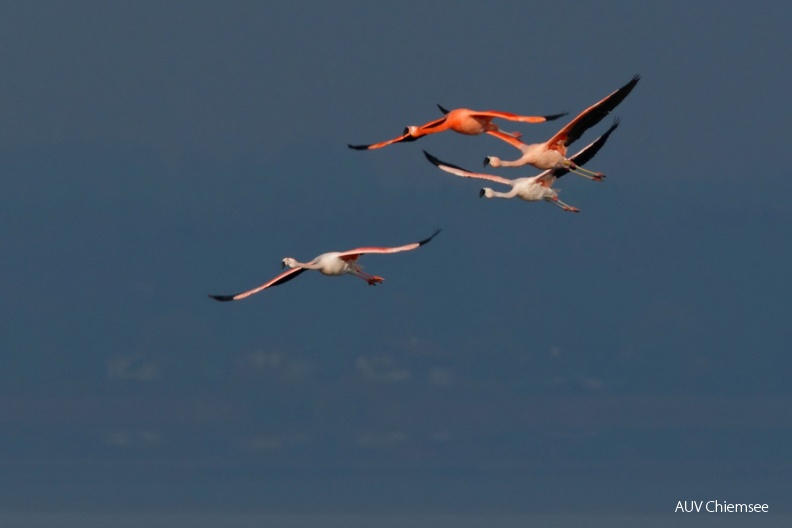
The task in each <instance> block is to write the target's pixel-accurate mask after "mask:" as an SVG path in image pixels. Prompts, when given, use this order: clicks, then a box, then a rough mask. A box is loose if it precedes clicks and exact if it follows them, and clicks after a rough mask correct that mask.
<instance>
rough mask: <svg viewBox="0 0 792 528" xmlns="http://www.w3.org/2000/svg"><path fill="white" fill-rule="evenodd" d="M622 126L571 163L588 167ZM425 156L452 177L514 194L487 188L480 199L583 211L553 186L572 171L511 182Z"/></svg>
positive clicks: (601, 138) (607, 133)
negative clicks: (497, 185)
mask: <svg viewBox="0 0 792 528" xmlns="http://www.w3.org/2000/svg"><path fill="white" fill-rule="evenodd" d="M618 126H619V121H618V120H616V121H615V122H614V123H613V125H611V127H610V128H609V129H608V130H607V131H606V132H605V133H604V134H602V135H601V136H600V137H598V138H597V139H595V140H594V141H593V142H591V143H590V144H589V145H587V146H586V147H584V148H583V149H582V150H581V151H580V152H578V153H577V154H575V155H574V156H572V158H570V161H572V162H573V163H575V164H579V165H582V164H584V163H587V162H588V161H589V160H590V159H591V158H593V157H594V156H595V155H596V154H597V152H598V151H599V150H600V149H601V148H602V147H603V145H605V142H606V141H608V137H609V136H610V135H611V133H612V132H613V131H614V130H616V127H618ZM424 155H425V156H426V159H428V160H429V161H430V162H431V163H433V164H434V165H436V166H437V167H438V168H440V169H441V170H444V171H445V172H448V173H450V174H454V175H456V176H461V177H463V178H478V179H481V180H489V181H494V182H497V183H502V184H504V185H510V186H511V188H512V189H511V191H509V192H505V193H503V192H498V191H494V190H492V189H490V188H489V187H484V188H483V189H481V192H480V193H479V196H484V197H487V198H514V197H517V198H521V199H523V200H525V201H528V202H536V201H539V200H544V201H546V202H549V203H551V204H553V205H556V206H558V207H560V208H561V209H563V210H565V211H569V212H573V213H579V212H580V210H579V209H578V208H577V207H573V206H571V205H569V204H566V203H564V202H562V201H561V200H559V199H558V191H556V190H555V189H553V188H552V186H553V183H555V181H556V180H557V179H558V178H560V177H561V176H563V175H564V174H566V173H567V172H569V169H565V168H561V169H558V168H556V169H547V170H546V171H544V172H542V173H540V174H537V175H536V176H531V177H526V178H517V179H514V180H510V179H508V178H501V177H500V176H495V175H492V174H482V173H478V172H471V171H468V170H466V169H463V168H462V167H457V166H456V165H451V164H450V163H445V162H443V161H440V160H439V159H437V158H435V157H434V156H432V155H431V154H429V153H428V152H426V151H424Z"/></svg>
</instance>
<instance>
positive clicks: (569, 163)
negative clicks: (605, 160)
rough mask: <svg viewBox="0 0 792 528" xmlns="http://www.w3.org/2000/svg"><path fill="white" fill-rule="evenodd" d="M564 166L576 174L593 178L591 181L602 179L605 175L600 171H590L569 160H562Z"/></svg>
mask: <svg viewBox="0 0 792 528" xmlns="http://www.w3.org/2000/svg"><path fill="white" fill-rule="evenodd" d="M564 167H565V168H566V169H567V170H568V171H569V172H573V173H575V174H577V175H578V176H583V177H584V178H586V179H589V180H593V181H602V179H603V178H604V177H605V174H603V173H601V172H594V171H590V170H588V169H586V168H584V167H581V166H580V165H576V164H575V163H573V162H572V161H570V160H565V161H564Z"/></svg>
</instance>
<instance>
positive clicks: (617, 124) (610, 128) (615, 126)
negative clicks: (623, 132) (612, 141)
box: [600, 117, 621, 138]
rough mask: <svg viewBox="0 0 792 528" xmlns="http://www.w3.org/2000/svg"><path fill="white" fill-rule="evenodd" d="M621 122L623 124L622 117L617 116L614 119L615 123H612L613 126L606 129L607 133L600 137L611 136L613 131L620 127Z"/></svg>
mask: <svg viewBox="0 0 792 528" xmlns="http://www.w3.org/2000/svg"><path fill="white" fill-rule="evenodd" d="M620 124H621V119H619V118H618V117H617V118H615V119H614V120H613V124H612V125H611V126H610V127H609V128H608V130H606V131H605V133H604V134H602V135H601V136H600V137H604V138H606V137H608V136H610V134H611V132H613V131H614V130H616V129H617V128H619V125H620Z"/></svg>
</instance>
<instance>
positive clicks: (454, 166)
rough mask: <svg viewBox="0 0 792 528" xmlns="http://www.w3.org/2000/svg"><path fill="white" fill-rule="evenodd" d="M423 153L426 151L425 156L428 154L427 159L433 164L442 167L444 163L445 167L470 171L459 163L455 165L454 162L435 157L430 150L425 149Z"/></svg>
mask: <svg viewBox="0 0 792 528" xmlns="http://www.w3.org/2000/svg"><path fill="white" fill-rule="evenodd" d="M423 153H424V156H426V159H428V160H429V162H430V163H431V164H432V165H434V166H435V167H440V166H441V165H442V166H443V167H450V168H452V169H456V170H461V171H465V172H470V171H469V170H467V169H464V168H462V167H460V166H458V165H454V164H452V163H448V162H445V161H442V160H439V159H437V158H435V157H434V156H432V155H431V154H429V153H428V152H426V151H425V150H424V151H423ZM441 168H442V167H441Z"/></svg>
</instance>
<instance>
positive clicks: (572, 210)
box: [548, 196, 580, 213]
mask: <svg viewBox="0 0 792 528" xmlns="http://www.w3.org/2000/svg"><path fill="white" fill-rule="evenodd" d="M548 201H549V202H550V203H551V204H553V205H555V206H556V207H560V208H561V209H563V210H564V211H569V212H570V213H579V212H580V209H578V208H577V207H572V206H571V205H569V204H566V203H564V202H562V201H561V200H559V199H558V196H554V197H553V198H550V199H548Z"/></svg>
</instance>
